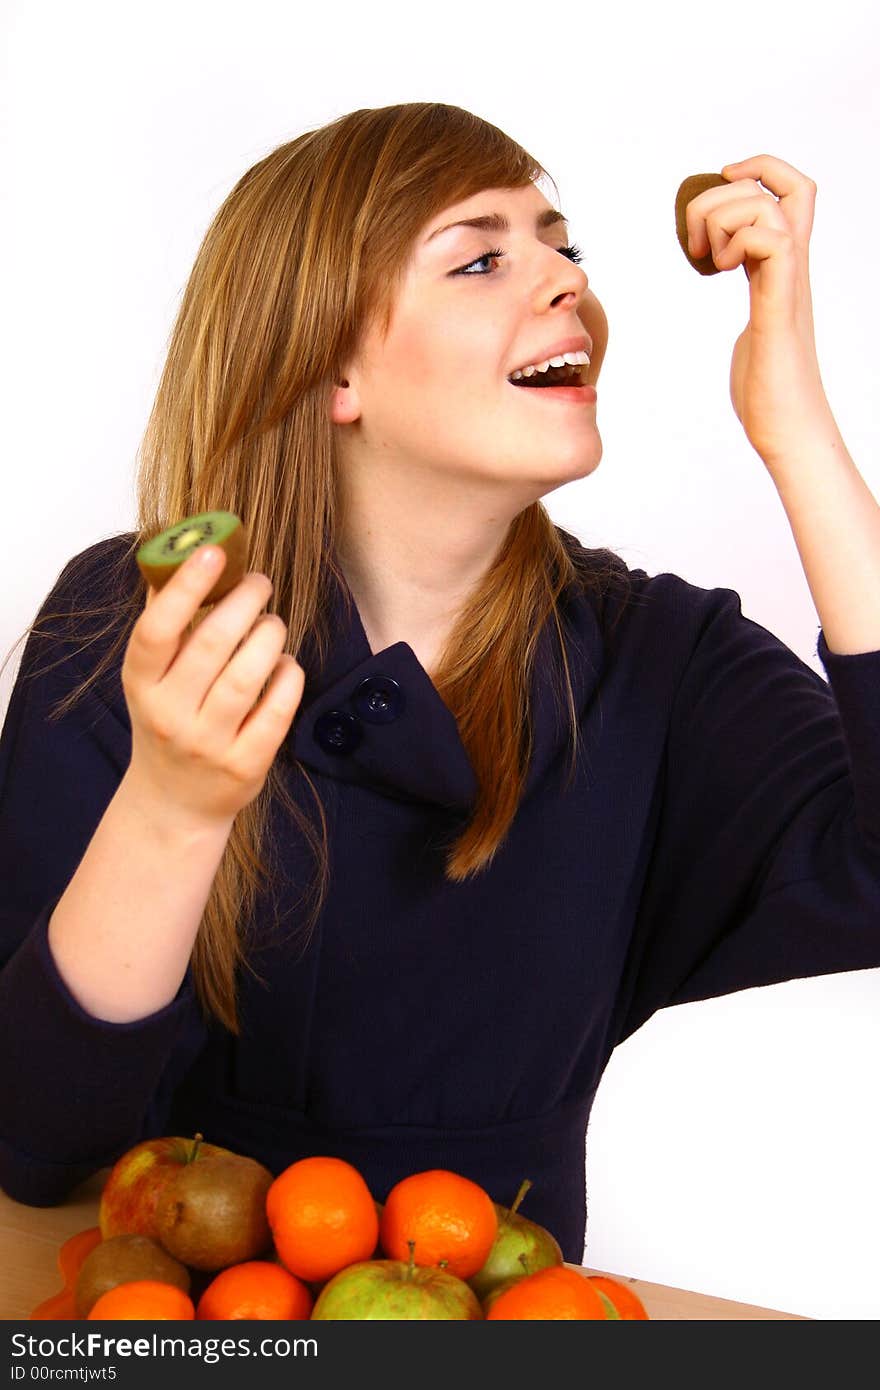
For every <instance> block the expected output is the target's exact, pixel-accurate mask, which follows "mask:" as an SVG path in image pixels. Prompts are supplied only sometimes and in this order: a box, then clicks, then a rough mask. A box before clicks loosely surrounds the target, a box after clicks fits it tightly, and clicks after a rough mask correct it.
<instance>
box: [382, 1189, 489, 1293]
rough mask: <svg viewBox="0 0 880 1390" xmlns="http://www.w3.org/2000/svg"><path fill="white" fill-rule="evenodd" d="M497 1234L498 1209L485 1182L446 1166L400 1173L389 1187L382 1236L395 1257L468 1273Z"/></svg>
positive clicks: (483, 1258) (478, 1264)
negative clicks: (411, 1247) (482, 1184)
mask: <svg viewBox="0 0 880 1390" xmlns="http://www.w3.org/2000/svg"><path fill="white" fill-rule="evenodd" d="M497 1234H498V1213H497V1211H496V1210H495V1203H494V1202H493V1201H492V1198H491V1197H490V1196H489V1194H488V1192H487V1191H486V1189H485V1188H484V1187H480V1185H479V1183H476V1182H472V1181H471V1179H470V1178H465V1177H463V1176H462V1175H461V1173H452V1172H450V1171H449V1170H448V1169H447V1168H429V1169H427V1170H426V1171H425V1172H423V1173H412V1174H410V1176H409V1177H408V1178H401V1180H400V1182H399V1183H396V1184H395V1186H394V1187H392V1189H391V1191H390V1192H389V1193H388V1197H387V1198H386V1201H385V1207H384V1210H383V1212H382V1220H381V1222H380V1225H379V1240H380V1243H381V1245H382V1249H383V1250H384V1251H385V1254H386V1255H388V1256H389V1257H390V1258H391V1259H392V1260H405V1261H407V1262H408V1261H409V1244H408V1242H409V1241H414V1242H415V1248H414V1252H413V1257H414V1260H415V1263H416V1264H417V1265H440V1264H441V1262H445V1263H444V1264H443V1267H444V1268H445V1270H446V1272H447V1274H455V1275H457V1277H458V1278H459V1279H468V1278H470V1276H471V1275H472V1274H476V1272H477V1270H478V1269H482V1267H483V1265H484V1264H485V1263H486V1260H487V1258H488V1255H489V1251H490V1250H491V1249H492V1246H493V1245H494V1243H495V1237H496V1235H497Z"/></svg>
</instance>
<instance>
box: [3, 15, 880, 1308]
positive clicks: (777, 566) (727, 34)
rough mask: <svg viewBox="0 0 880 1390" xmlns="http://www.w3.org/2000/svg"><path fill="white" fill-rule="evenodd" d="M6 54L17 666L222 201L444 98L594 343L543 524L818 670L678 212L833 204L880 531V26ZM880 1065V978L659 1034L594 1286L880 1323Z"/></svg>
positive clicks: (818, 260) (553, 28) (691, 1016)
mask: <svg viewBox="0 0 880 1390" xmlns="http://www.w3.org/2000/svg"><path fill="white" fill-rule="evenodd" d="M2 24H3V30H4V35H3V59H2V61H3V67H4V71H3V73H2V86H0V91H2V98H0V100H2V104H3V111H2V114H3V134H2V159H3V169H4V175H3V179H2V184H0V196H2V200H3V202H2V218H0V224H2V237H3V246H2V250H3V269H4V272H5V274H4V281H5V289H4V300H5V309H4V319H5V324H4V330H3V335H2V351H3V359H2V362H0V367H2V373H3V385H4V387H5V388H6V391H7V393H8V394H7V404H6V407H5V411H4V430H3V433H4V439H3V458H4V461H3V478H4V509H5V524H4V527H3V531H4V548H3V594H4V597H3V611H2V626H0V659H2V657H3V656H5V655H6V654H7V653H8V652H9V651H10V649H11V648H12V647H13V644H14V643H15V641H16V640H17V639H18V637H19V636H20V635H21V634H22V633H23V632H24V630H25V628H26V627H27V625H28V624H29V623H30V622H31V621H32V619H33V617H34V615H35V613H36V611H37V609H38V607H39V605H40V603H41V602H42V600H43V599H44V597H45V596H46V594H47V593H48V591H49V589H50V588H51V587H52V585H53V583H54V581H55V579H56V577H57V575H58V574H59V572H60V570H61V569H62V568H63V566H64V565H65V563H66V562H67V560H68V559H69V558H70V557H71V556H72V555H74V554H76V553H77V552H78V551H80V550H82V549H84V548H85V547H86V546H89V545H91V544H93V543H94V542H95V541H97V540H99V539H100V538H101V537H103V536H108V535H112V534H114V533H116V532H119V531H122V530H128V529H131V528H132V526H133V524H134V490H133V485H134V466H135V451H136V449H137V447H138V444H139V442H140V437H141V434H142V432H143V429H144V427H145V424H146V419H147V415H148V412H149V408H150V405H151V403H152V398H153V394H154V392H155V389H156V386H157V384H158V378H159V372H160V368H161V364H162V362H163V360H164V354H165V351H166V347H167V339H168V334H169V332H170V328H171V324H172V321H173V317H174V314H175V312H176V309H177V306H178V304H179V299H180V295H181V292H182V289H183V287H184V285H185V283H186V280H187V278H188V276H189V272H190V269H191V267H192V262H193V259H194V256H195V253H196V250H197V248H198V245H199V243H200V241H201V238H202V236H203V235H204V232H205V230H206V229H207V226H208V223H209V222H210V220H211V218H212V217H213V215H214V213H215V211H216V210H217V208H218V206H219V205H220V203H221V202H222V201H223V199H224V198H225V196H226V194H227V193H228V192H229V190H230V189H231V187H232V186H233V184H234V183H235V182H236V181H237V180H238V178H239V177H240V176H241V174H242V173H244V171H245V170H246V169H247V168H249V167H250V166H251V165H252V164H253V163H255V162H256V161H257V160H258V159H260V158H262V157H263V155H264V154H266V153H268V152H269V150H270V149H272V148H274V147H275V146H277V145H278V144H281V143H282V142H283V141H285V140H288V139H292V138H293V137H294V136H295V135H297V134H299V133H300V132H301V131H303V130H305V129H310V128H314V127H316V126H318V125H322V124H324V123H325V122H327V121H329V120H332V119H334V118H335V117H336V116H338V115H340V114H342V113H343V112H346V111H350V110H354V109H356V108H358V107H362V106H384V105H388V104H390V103H392V102H399V101H424V100H436V101H443V102H449V103H453V104H456V105H460V106H464V107H467V108H468V109H470V110H472V111H474V112H476V113H477V114H478V115H481V116H483V117H485V118H487V119H489V120H491V121H492V122H494V123H495V124H497V125H499V126H501V127H502V128H503V129H505V130H506V131H507V132H508V133H509V134H511V135H512V136H514V137H515V138H517V139H519V140H520V141H521V142H522V143H523V144H524V145H525V146H526V148H527V149H529V150H530V151H531V152H532V153H534V154H535V155H536V156H537V158H539V159H540V160H542V161H543V162H544V163H545V164H546V165H547V167H548V168H549V170H550V172H551V174H552V175H553V176H554V178H555V179H556V182H557V184H558V187H559V196H560V205H561V207H562V209H563V211H564V212H565V213H566V214H567V215H568V217H569V219H570V224H571V230H572V234H573V238H574V240H575V241H577V242H578V243H579V244H580V246H581V248H582V249H583V251H584V268H585V269H586V270H587V272H588V274H589V276H590V284H591V288H592V289H593V290H594V291H595V293H596V294H597V295H598V296H599V298H600V300H601V301H602V303H603V305H604V307H605V310H606V313H607V314H608V318H609V322H610V336H609V346H608V353H607V356H606V359H605V364H604V367H603V370H602V376H601V380H600V382H599V406H598V416H597V418H598V422H599V426H600V430H601V433H602V438H603V442H604V456H603V459H602V462H601V464H600V466H599V468H598V470H597V471H596V472H595V473H594V474H593V475H592V476H590V477H589V478H585V479H582V480H580V481H578V482H576V483H573V484H570V485H569V486H567V487H565V488H563V489H560V490H558V491H557V492H555V493H553V494H550V495H549V496H548V497H547V499H546V501H545V505H546V506H547V508H548V510H549V512H550V514H551V516H552V517H553V519H554V520H555V521H557V522H558V523H559V524H560V525H562V526H565V527H566V528H567V529H569V530H571V531H573V532H574V533H575V534H576V535H578V536H579V538H580V539H581V540H582V541H583V542H584V543H585V544H587V545H608V546H610V547H611V548H612V549H615V550H616V551H617V552H618V553H619V554H621V555H622V556H623V557H624V558H625V559H626V560H627V562H628V563H629V564H630V565H631V566H633V567H641V568H644V569H646V570H647V571H648V573H649V574H655V573H659V572H661V571H663V570H672V571H674V572H675V573H677V574H680V575H682V576H683V577H684V578H686V579H688V580H689V581H690V582H691V583H695V584H700V585H703V586H705V587H713V586H716V585H723V586H725V587H729V588H733V589H736V590H737V591H738V592H739V593H740V594H741V596H742V602H743V611H744V613H745V614H746V615H747V616H748V617H751V618H753V619H755V620H756V621H758V622H760V623H762V624H763V625H764V626H765V627H768V628H769V629H770V630H771V631H773V632H775V633H776V634H777V635H778V636H779V637H781V638H782V640H783V641H785V642H786V643H787V644H788V645H789V646H790V647H791V648H792V650H793V651H795V652H796V653H797V654H798V655H799V656H800V657H801V658H802V659H803V660H804V661H806V662H807V663H808V664H809V665H810V666H812V667H813V669H815V670H816V671H819V672H820V673H821V672H822V668H821V663H820V662H819V660H818V657H817V656H816V640H817V637H818V631H819V623H818V618H817V615H816V612H815V609H814V606H813V603H812V599H811V596H810V592H809V589H808V587H807V584H806V581H805V578H804V575H803V571H802V569H801V565H800V560H799V556H798V553H797V549H796V547H795V545H794V541H793V538H792V535H791V531H790V529H789V526H788V522H787V519H786V516H785V513H784V511H783V510H782V506H781V504H780V501H779V499H778V496H777V493H776V491H775V488H774V486H773V484H772V482H771V480H770V478H769V475H768V474H767V472H766V470H765V468H764V466H763V464H762V461H761V459H760V458H759V457H758V455H757V454H756V453H755V452H754V450H753V449H752V448H751V446H750V444H749V443H748V440H747V439H746V437H745V435H744V433H743V431H742V429H741V426H740V425H739V422H738V421H737V419H736V417H735V415H734V414H733V410H732V408H731V404H730V399H729V394H728V372H729V365H730V355H731V352H732V349H733V344H734V341H735V338H736V336H737V334H738V333H739V332H740V331H741V330H742V328H743V327H744V326H745V323H746V321H747V316H748V285H747V281H746V278H745V275H744V273H743V271H742V270H741V269H740V268H737V269H736V270H735V271H732V272H729V273H725V274H718V275H715V276H713V277H708V278H704V277H701V276H699V275H698V274H696V273H695V272H694V271H693V270H692V269H691V268H690V267H689V266H688V264H687V262H686V261H685V259H684V257H683V256H682V253H681V251H680V250H679V247H678V244H677V242H676V239H675V233H674V220H673V201H674V196H675V192H676V189H677V188H678V185H679V183H680V182H681V180H682V178H684V177H685V175H687V174H690V173H692V172H696V171H704V170H718V169H720V168H721V166H722V165H723V164H725V163H727V162H730V161H734V160H740V159H744V158H746V157H747V156H751V155H755V154H761V153H769V154H773V155H777V156H779V157H780V158H782V159H785V160H786V161H787V162H788V163H790V164H793V165H794V166H795V167H796V168H798V169H800V170H801V171H802V172H803V173H805V174H807V175H808V176H809V177H811V178H813V179H814V180H815V181H816V183H817V184H818V196H817V203H816V216H815V224H814V230H813V238H812V250H811V275H812V284H813V297H814V316H815V326H816V336H817V343H818V352H819V361H820V367H821V371H822V379H823V383H824V386H825V390H826V394H827V396H828V399H829V401H830V403H831V406H832V409H833V411H834V415H835V418H836V420H837V423H838V426H839V428H840V430H841V432H842V434H843V437H844V439H845V440H846V443H847V446H848V448H849V451H850V453H851V454H852V456H853V458H854V460H855V462H856V464H857V466H858V468H859V469H860V471H861V472H862V474H863V476H864V478H865V479H866V481H867V483H868V485H869V486H870V487H871V489H872V491H873V493H874V495H875V497H880V450H878V444H880V438H878V436H880V428H878V412H877V404H876V402H877V376H878V353H877V347H876V340H875V333H876V324H877V322H878V320H880V292H878V233H877V228H878V226H880V206H878V184H877V179H876V175H875V158H874V156H875V154H876V151H877V148H878V141H877V136H878V112H880V96H878V93H880V82H878V76H880V73H878V63H877V54H878V51H880V49H878V39H880V33H878V19H877V17H876V8H875V7H874V6H872V5H871V4H870V3H861V4H859V3H853V0H844V3H840V0H838V3H836V4H835V5H834V6H833V7H830V8H829V7H827V6H820V7H817V8H816V9H815V10H809V9H807V8H805V7H804V6H803V4H798V3H793V4H773V3H768V2H767V0H760V3H754V0H739V3H737V4H736V5H726V6H714V7H713V6H707V5H706V4H705V3H703V4H691V3H688V4H675V3H672V4H666V5H662V6H657V7H656V8H653V7H652V8H650V9H649V8H648V6H647V5H644V6H643V5H639V6H637V7H635V6H626V5H622V4H621V5H617V6H614V7H611V6H605V7H601V8H600V7H596V6H583V7H579V6H571V5H559V6H540V5H528V6H525V5H524V6H522V7H519V6H511V5H509V4H508V5H503V6H493V5H484V6H481V5H479V4H476V3H473V2H472V0H469V3H466V4H462V3H458V2H456V3H445V4H442V5H438V6H432V7H424V6H417V5H406V6H402V7H400V8H399V9H398V8H397V7H396V6H391V5H388V4H381V3H378V4H377V3H374V4H372V5H369V6H361V5H356V4H351V3H338V2H337V3H335V4H333V5H332V6H331V5H319V6H314V7H306V6H299V5H294V4H281V3H270V0H249V3H247V4H244V5H242V4H241V3H239V2H238V0H235V3H228V0H223V3H216V0H215V2H214V3H210V4H209V3H207V2H205V3H189V4H187V3H181V0H173V3H172V0H150V3H149V4H145V5H143V6H142V7H141V8H140V10H139V11H137V10H135V8H134V7H133V6H131V5H118V4H115V3H109V0H107V2H106V3H97V2H96V0H80V3H77V4H76V5H68V4H66V3H62V2H61V0H57V2H56V3H39V0H36V2H35V0H27V3H25V0H16V2H15V3H9V0H7V4H6V5H5V7H4V10H3V19H2ZM547 191H548V195H549V196H550V197H551V198H552V196H553V195H552V191H551V190H549V189H548V190H547ZM853 601H854V602H857V601H858V595H854V596H853ZM20 654H21V647H18V648H16V650H15V652H14V656H13V657H12V658H11V659H10V662H9V664H8V666H7V668H6V670H5V672H4V674H3V677H2V683H0V713H2V712H5V708H6V704H7V702H8V697H9V691H10V689H11V683H12V678H13V677H14V674H15V671H16V669H17V665H18V660H19V658H20ZM878 931H880V924H878ZM878 1044H880V974H878V972H877V971H864V972H858V973H854V974H849V975H839V976H833V977H827V978H824V979H818V980H810V981H799V982H794V983H790V984H786V985H779V986H773V987H771V988H768V989H763V990H751V991H746V992H744V993H741V994H739V995H734V996H731V997H729V998H727V999H724V1000H719V1001H713V1002H708V1003H700V1004H690V1005H685V1006H682V1007H679V1008H676V1009H670V1010H667V1011H665V1012H664V1013H661V1014H659V1015H657V1016H655V1017H654V1018H653V1019H652V1020H651V1021H650V1022H649V1023H647V1024H646V1025H645V1026H644V1027H643V1028H642V1029H641V1030H640V1031H639V1032H638V1033H637V1034H636V1035H635V1036H634V1037H633V1038H631V1039H629V1040H628V1041H627V1042H626V1043H625V1044H623V1045H622V1046H621V1047H620V1048H619V1049H618V1050H617V1052H616V1053H615V1054H614V1057H613V1058H612V1061H611V1064H610V1067H609V1068H608V1071H607V1073H606V1076H605V1079H604V1081H603V1084H602V1086H601V1088H600V1092H599V1096H598V1098H597V1101H596V1104H595V1108H594V1112H593V1116H592V1120H591V1123H590V1130H589V1136H588V1152H589V1161H588V1167H587V1172H588V1188H589V1212H590V1216H589V1233H588V1243H587V1254H586V1260H587V1263H589V1264H591V1265H594V1266H598V1267H603V1268H606V1269H609V1270H612V1271H615V1272H618V1273H622V1274H632V1275H637V1276H639V1277H641V1278H645V1279H649V1280H653V1281H656V1282H660V1283H667V1284H673V1285H677V1286H680V1287H685V1288H690V1289H696V1290H700V1291H703V1292H706V1293H714V1294H717V1295H721V1296H725V1297H729V1298H733V1299H738V1300H742V1301H745V1302H750V1303H756V1304H763V1305H765V1306H767V1307H773V1308H778V1309H782V1310H786V1311H790V1312H799V1313H802V1314H807V1315H810V1316H812V1317H817V1318H846V1319H852V1318H876V1317H877V1316H878V1315H880V1287H878V1276H877V1250H878V1245H880V1240H878V1237H880V1197H878V1182H877V1153H878V1141H880V1122H878V1101H877V1056H878ZM524 1176H525V1175H524ZM526 1214H528V1213H527V1212H526Z"/></svg>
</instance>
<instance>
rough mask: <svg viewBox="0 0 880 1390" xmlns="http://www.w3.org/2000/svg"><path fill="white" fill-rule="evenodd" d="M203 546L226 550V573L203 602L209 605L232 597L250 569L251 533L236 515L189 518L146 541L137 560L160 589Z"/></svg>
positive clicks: (214, 513)
mask: <svg viewBox="0 0 880 1390" xmlns="http://www.w3.org/2000/svg"><path fill="white" fill-rule="evenodd" d="M200 545H219V546H220V548H221V549H222V550H225V551H226V565H225V566H224V569H223V573H222V574H221V575H220V578H219V579H218V580H217V583H216V584H215V585H214V587H213V589H212V590H211V592H210V593H209V594H208V595H207V597H206V598H205V599H204V600H203V603H204V604H205V605H207V604H209V603H216V602H217V600H218V599H221V598H222V597H223V595H224V594H228V593H229V590H230V589H232V588H234V587H235V585H236V584H237V583H238V582H239V580H240V579H241V578H242V577H243V576H244V573H245V569H246V567H247V530H246V528H245V526H244V525H243V524H242V521H241V518H240V517H237V516H236V515H235V513H234V512H200V513H199V514H198V516H188V517H185V518H184V519H183V521H178V522H177V524H176V525H175V526H169V528H168V530H167V531H162V532H160V534H159V535H158V536H154V537H153V539H152V540H149V541H145V542H144V544H143V545H142V546H141V547H140V549H139V550H138V552H137V555H136V556H135V558H136V560H137V562H138V567H139V569H140V571H141V574H142V575H143V576H144V578H145V579H146V581H147V583H148V584H151V585H152V586H153V588H154V589H157V590H158V589H161V588H162V587H163V586H164V585H165V584H167V583H168V580H169V579H170V578H171V576H172V575H173V574H175V573H176V572H177V570H178V569H179V568H180V566H181V565H182V564H183V562H184V560H188V559H189V557H190V555H191V554H192V553H193V551H194V550H196V549H197V548H198V547H199V546H200Z"/></svg>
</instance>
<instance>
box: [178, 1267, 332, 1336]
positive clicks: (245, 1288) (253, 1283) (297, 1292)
mask: <svg viewBox="0 0 880 1390" xmlns="http://www.w3.org/2000/svg"><path fill="white" fill-rule="evenodd" d="M313 1303H314V1299H313V1298H312V1295H311V1293H310V1292H309V1290H308V1289H307V1288H306V1286H305V1284H304V1283H303V1282H302V1280H300V1279H297V1277H296V1275H295V1274H291V1273H290V1271H289V1270H288V1269H285V1268H284V1266H283V1265H279V1264H273V1263H272V1261H270V1260H245V1261H243V1262H242V1263H241V1264H238V1265H230V1266H229V1267H228V1269H224V1270H221V1271H220V1273H219V1274H218V1275H217V1277H216V1279H212V1280H211V1282H210V1284H208V1286H207V1288H205V1289H204V1290H203V1292H202V1296H201V1298H200V1299H199V1301H198V1303H197V1305H196V1317H197V1318H198V1319H199V1321H201V1322H208V1321H212V1322H217V1321H221V1320H222V1321H229V1320H231V1319H234V1318H247V1319H250V1320H252V1321H253V1320H255V1319H264V1320H270V1319H272V1318H276V1319H284V1320H288V1319H291V1318H293V1319H295V1320H303V1319H306V1318H309V1317H311V1312H312V1305H313Z"/></svg>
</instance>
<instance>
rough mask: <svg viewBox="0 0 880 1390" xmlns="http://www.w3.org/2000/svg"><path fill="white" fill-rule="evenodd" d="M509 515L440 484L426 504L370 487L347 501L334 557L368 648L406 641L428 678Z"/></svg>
mask: <svg viewBox="0 0 880 1390" xmlns="http://www.w3.org/2000/svg"><path fill="white" fill-rule="evenodd" d="M495 500H496V501H497V499H495ZM515 515H517V512H516V511H513V512H509V513H508V512H505V513H504V514H501V513H500V511H499V508H498V507H497V505H496V506H489V505H488V501H487V500H486V499H485V498H484V506H483V509H482V511H481V510H480V508H479V506H477V505H475V504H474V499H473V497H472V496H470V495H468V496H465V491H464V489H456V490H454V491H453V492H452V495H450V489H449V488H448V485H447V488H446V491H445V493H444V495H443V496H442V497H440V496H434V497H432V498H431V499H430V500H429V499H427V498H425V497H424V496H422V497H421V498H418V497H415V498H414V497H413V496H412V494H411V491H410V494H409V495H407V496H406V497H405V498H404V497H402V496H401V495H400V494H398V493H395V492H393V491H391V490H382V489H381V488H378V487H376V488H372V489H366V490H365V491H364V492H363V493H362V494H361V495H360V496H359V497H358V499H357V502H356V504H355V503H354V502H353V500H352V499H351V498H349V499H348V505H347V508H346V520H345V522H344V524H343V525H342V527H341V534H340V537H339V540H338V543H337V557H338V560H339V564H340V567H341V569H342V572H343V574H344V576H345V579H346V582H347V584H348V586H349V588H350V589H351V592H352V595H353V597H354V601H355V603H356V605H357V609H358V613H359V615H360V618H361V622H362V624H363V627H364V631H365V633H366V635H367V640H368V642H369V644H370V650H371V651H372V652H374V653H375V652H380V651H384V649H385V648H386V647H389V646H391V645H392V644H393V643H395V642H406V643H407V644H408V645H409V646H410V647H412V649H413V651H414V652H415V654H416V656H417V657H418V658H419V661H420V662H421V664H422V665H423V666H424V667H425V669H426V670H427V671H429V672H430V670H431V669H433V667H434V666H435V664H436V661H437V658H438V656H439V653H440V651H441V649H442V647H443V645H444V643H445V641H446V639H447V638H448V636H449V634H450V632H451V630H452V628H453V626H454V624H455V621H456V618H457V617H458V614H459V613H460V611H461V609H462V608H463V606H464V604H465V603H466V601H467V598H468V596H469V594H470V593H471V592H472V591H473V589H474V588H475V586H476V585H477V584H478V583H479V582H480V580H481V579H482V578H483V577H484V575H485V574H486V572H487V571H488V569H489V568H490V567H491V565H492V564H493V562H494V560H495V558H496V556H497V554H498V551H499V549H500V547H501V545H502V543H503V541H504V537H505V536H506V534H507V531H508V529H509V527H510V523H511V521H512V520H513V517H514V516H515Z"/></svg>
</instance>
